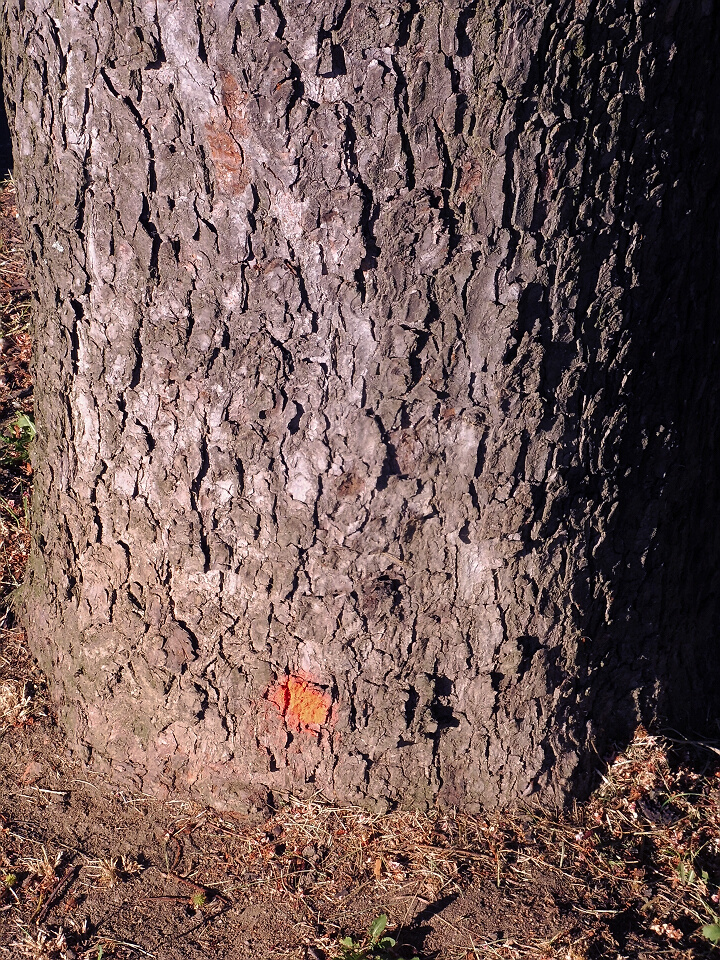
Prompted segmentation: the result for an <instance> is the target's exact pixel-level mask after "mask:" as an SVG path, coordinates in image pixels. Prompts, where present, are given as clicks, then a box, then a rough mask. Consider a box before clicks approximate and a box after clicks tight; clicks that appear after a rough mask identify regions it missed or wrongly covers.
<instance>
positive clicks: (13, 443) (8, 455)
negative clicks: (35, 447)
mask: <svg viewBox="0 0 720 960" xmlns="http://www.w3.org/2000/svg"><path fill="white" fill-rule="evenodd" d="M36 434H37V429H36V427H35V422H34V421H33V419H32V417H30V416H29V415H28V414H27V413H18V415H17V416H16V417H15V421H14V422H13V423H11V424H10V433H6V434H5V435H4V436H2V437H0V445H1V447H0V457H1V458H2V459H3V460H4V461H5V462H6V463H7V462H8V461H10V462H12V461H18V460H19V461H20V462H21V463H24V462H25V461H26V460H29V459H30V444H31V443H32V441H33V440H34V439H35V435H36Z"/></svg>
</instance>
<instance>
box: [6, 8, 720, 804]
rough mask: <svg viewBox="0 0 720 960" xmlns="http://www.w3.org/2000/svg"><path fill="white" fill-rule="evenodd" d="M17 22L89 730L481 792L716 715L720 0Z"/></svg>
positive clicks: (197, 784)
mask: <svg viewBox="0 0 720 960" xmlns="http://www.w3.org/2000/svg"><path fill="white" fill-rule="evenodd" d="M3 7H4V12H5V36H4V38H3V51H4V69H5V75H6V85H7V97H8V101H9V103H10V109H11V111H12V113H13V126H14V131H15V133H14V135H15V156H16V176H17V180H18V189H19V195H20V198H21V203H22V207H23V210H24V214H25V217H26V231H27V237H28V242H29V250H30V259H31V264H32V270H33V275H34V281H35V284H36V288H37V291H38V303H37V310H36V325H37V326H36V332H37V383H38V387H37V421H38V429H39V441H38V446H37V450H36V454H35V470H36V478H37V482H36V492H35V508H34V509H35V534H34V547H33V554H32V560H31V568H30V575H29V578H28V583H27V585H26V587H25V590H24V594H23V599H22V616H23V619H24V622H25V624H26V625H27V628H28V633H29V637H30V640H31V643H32V646H33V649H34V651H35V653H36V654H37V656H38V657H39V658H40V660H41V662H42V664H43V665H44V666H45V668H46V669H47V671H48V672H49V674H50V675H51V677H52V678H53V682H54V689H55V696H56V700H57V703H58V706H59V709H60V712H61V715H62V719H63V722H64V724H65V725H66V727H67V729H68V731H69V733H70V737H71V740H72V742H73V743H74V744H76V745H77V746H78V747H80V748H82V749H83V750H85V752H86V755H87V756H88V757H92V758H93V760H94V762H95V763H96V764H98V765H99V766H101V767H104V768H105V769H107V770H108V771H110V773H111V774H112V775H113V776H115V777H117V778H118V779H120V780H122V781H125V782H129V783H132V784H135V785H136V786H139V787H142V788H143V789H144V790H148V791H151V792H154V793H158V792H160V793H162V792H163V791H168V790H171V789H174V790H190V791H191V792H193V793H194V795H195V796H198V797H202V798H205V799H209V800H210V801H212V802H213V803H215V804H218V805H226V806H237V805H247V804H261V803H264V802H265V801H266V799H267V797H268V795H270V794H272V793H274V792H277V791H280V792H282V791H292V792H293V793H295V794H308V793H313V792H315V791H318V790H319V791H322V792H323V793H324V794H325V795H326V796H328V797H329V798H331V799H337V800H342V801H357V802H361V803H366V804H370V805H374V806H375V807H376V808H378V809H382V808H385V807H387V806H388V805H390V804H397V803H400V804H403V805H413V806H425V805H428V804H430V803H433V802H436V801H437V802H439V803H441V804H444V805H446V806H447V805H457V806H462V807H465V808H467V809H471V810H473V809H477V808H478V807H479V806H495V805H498V804H506V803H508V802H512V801H513V800H516V799H517V798H518V797H521V796H529V795H535V796H538V797H542V798H543V799H547V800H558V801H562V800H564V799H565V798H566V797H567V796H568V794H569V792H571V791H573V790H575V791H577V790H582V789H585V788H586V787H587V785H588V783H589V779H590V775H591V772H592V769H593V767H594V765H595V763H596V762H597V761H596V755H595V754H594V753H593V748H597V749H599V750H600V751H602V750H603V749H605V748H606V747H607V745H608V744H609V743H610V742H612V740H613V738H622V737H625V736H627V735H628V734H629V733H630V732H631V730H632V728H633V727H634V725H635V724H636V723H637V722H638V721H639V720H641V719H642V720H644V721H645V722H651V721H652V720H653V718H655V717H657V716H659V715H664V716H669V717H671V718H672V719H673V720H674V722H676V723H683V722H684V723H685V724H686V725H687V724H688V723H694V724H698V723H700V722H701V720H706V719H707V714H708V711H710V710H711V709H714V708H715V707H716V705H717V690H718V676H717V672H718V668H717V665H716V663H715V660H716V659H717V658H715V657H712V656H711V653H712V651H713V649H714V648H713V646H712V643H713V639H714V631H715V627H714V624H715V622H716V621H717V614H718V610H717V606H718V601H717V571H718V563H717V560H718V543H717V534H716V530H717V529H718V528H719V526H720V525H718V523H717V522H715V521H716V520H717V519H718V518H717V506H716V498H717V492H718V491H717V453H716V450H715V443H714V434H715V430H716V428H717V388H716V386H715V380H716V376H715V370H716V369H717V338H716V332H715V330H714V326H713V310H712V304H713V301H715V302H717V295H718V291H717V282H716V280H715V277H714V264H715V259H716V257H717V239H718V201H717V198H718V196H720V193H719V192H718V183H717V176H716V170H715V164H714V157H715V156H716V155H717V147H718V133H717V131H718V130H720V123H718V120H720V118H719V117H718V106H717V104H718V103H719V102H720V97H718V93H719V92H720V91H719V90H718V76H717V67H716V62H717V56H716V52H717V49H718V46H717V37H718V14H717V9H716V5H715V4H714V3H713V2H711V0H708V2H705V3H704V4H678V3H677V2H668V3H659V4H651V3H649V2H648V3H644V2H643V0H637V2H636V3H635V4H634V5H632V4H629V3H626V2H622V0H601V2H591V3H588V2H582V0H581V2H568V3H558V2H550V0H545V2H543V0H540V2H537V3H536V2H530V0H507V2H492V3H490V2H465V0H454V2H453V0H446V2H443V0H422V2H417V0H407V2H403V3H400V4H397V5H394V4H388V3H383V4H379V5H375V4H373V3H372V2H367V0H362V2H361V0H346V2H340V0H313V2H312V3H305V2H302V0H294V2H290V0H257V2H254V0H234V2H232V3H230V2H229V0H214V2H212V0H134V2H129V0H128V2H121V0H97V2H94V3H92V4H90V3H87V2H85V0H75V2H73V0H54V2H53V3H50V4H49V3H47V0H3ZM710 158H712V162H710Z"/></svg>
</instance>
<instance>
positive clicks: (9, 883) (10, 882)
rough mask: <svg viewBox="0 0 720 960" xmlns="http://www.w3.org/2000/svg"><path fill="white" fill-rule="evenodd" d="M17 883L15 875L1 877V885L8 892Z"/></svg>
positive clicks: (7, 874)
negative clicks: (2, 884) (3, 885)
mask: <svg viewBox="0 0 720 960" xmlns="http://www.w3.org/2000/svg"><path fill="white" fill-rule="evenodd" d="M17 882H18V878H17V874H16V873H6V874H5V876H4V877H3V883H4V884H5V886H6V887H7V888H8V889H9V890H12V888H13V887H14V886H16V885H17Z"/></svg>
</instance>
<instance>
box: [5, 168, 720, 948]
mask: <svg viewBox="0 0 720 960" xmlns="http://www.w3.org/2000/svg"><path fill="white" fill-rule="evenodd" d="M15 214H16V211H15V207H14V190H13V186H12V182H11V181H7V182H6V183H4V184H3V185H2V188H1V189H0V547H1V549H0V567H1V570H0V581H1V584H0V956H9V957H31V958H37V960H71V958H76V960H80V958H84V960H90V958H92V960H102V958H104V957H105V958H107V957H115V958H118V960H122V958H128V960H130V958H137V957H154V958H157V960H195V958H198V960H200V958H206V957H208V956H210V955H213V956H216V957H218V958H223V960H235V958H237V960H241V958H246V957H247V958H253V960H265V958H270V957H275V958H281V957H284V958H288V960H322V958H326V960H334V958H345V960H360V958H371V957H375V958H385V960H390V958H396V957H397V958H400V957H405V958H410V957H418V958H424V960H431V958H437V960H476V958H481V957H492V958H498V960H500V958H522V960H524V958H528V960H531V958H532V960H542V958H545V960H591V958H600V957H603V958H605V957H609V958H612V960H623V958H625V960H640V958H645V960H651V958H652V960H655V958H662V957H710V956H714V955H715V953H716V950H717V948H716V947H715V946H714V943H713V942H714V941H715V940H718V941H720V919H718V917H717V916H716V912H717V913H720V905H719V901H720V897H719V895H718V883H719V882H720V751H719V750H718V749H717V747H716V746H715V745H714V744H707V743H702V744H701V743H690V742H688V741H684V740H680V739H679V738H677V739H675V740H673V739H671V738H669V737H662V736H658V735H650V734H649V733H648V732H646V731H645V730H638V731H637V733H636V736H635V739H634V741H633V743H631V744H630V745H629V746H626V748H625V749H624V750H622V752H619V753H618V755H617V756H612V757H598V782H599V786H598V788H597V790H596V792H595V793H594V795H593V796H592V797H591V799H590V800H589V801H588V802H586V803H584V804H577V805H576V806H575V808H574V809H573V810H572V811H565V812H561V811H548V810H541V809H537V808H534V807H532V806H528V807H525V808H522V809H519V810H516V811H515V812H513V813H512V814H504V815H493V816H487V817H482V816H480V817H468V816H464V815H462V814H460V813H444V814H440V813H437V814H433V815H430V816H427V815H422V816H421V815H416V814H411V813H403V812H394V813H390V814H387V815H385V816H378V815H374V814H370V813H367V812H365V811H363V810H360V809H356V808H338V807H334V806H332V805H330V804H328V803H326V802H325V801H324V800H323V798H322V797H317V798H316V799H315V800H312V801H304V802H300V801H296V800H294V799H293V798H292V797H286V798H282V801H281V802H280V803H279V806H278V807H277V809H275V810H268V811H263V812H260V813H258V814H256V815H255V816H253V817H248V816H242V815H232V814H229V813H223V814H219V813H216V812H214V811H212V810H209V809H205V808H200V807H195V806H192V805H190V804H188V803H187V802H185V801H181V800H173V799H172V798H170V799H169V800H167V801H165V802H159V801H157V800H153V799H152V798H150V797H146V796H134V795H128V794H126V793H122V792H119V791H118V790H117V788H115V787H113V785H112V784H109V783H107V782H104V781H103V780H102V778H101V777H100V776H98V775H97V774H95V773H93V772H92V771H91V770H88V769H86V768H85V767H83V766H82V764H81V763H80V762H79V761H78V760H77V759H75V758H73V757H72V756H71V755H70V753H69V751H68V749H67V747H66V745H65V743H64V740H63V736H62V731H61V730H60V729H59V728H58V727H57V725H56V723H55V721H54V718H53V715H52V710H51V708H50V704H49V700H48V697H47V693H46V690H47V688H46V681H45V679H44V678H43V676H42V675H41V673H40V671H39V669H38V667H37V666H36V664H35V663H34V661H33V659H32V657H31V656H30V654H29V652H28V650H27V647H26V644H25V637H24V634H23V632H22V630H21V629H20V628H19V627H18V626H16V625H15V623H14V620H13V615H12V610H11V606H10V601H11V593H12V590H13V589H14V588H15V587H16V586H17V585H18V583H19V582H20V580H21V578H22V571H23V568H24V564H25V560H26V557H27V544H28V533H27V522H28V518H29V495H30V491H31V485H32V470H31V467H30V465H29V462H28V454H29V448H30V446H31V444H32V437H33V435H34V425H33V420H32V398H31V393H32V381H31V375H30V373H29V361H30V354H31V338H30V335H29V332H28V317H29V313H30V309H31V297H30V293H29V291H28V287H27V284H26V282H25V280H24V265H23V259H22V246H21V242H20V237H19V232H18V227H17V218H16V215H15ZM281 694H282V696H283V698H284V699H283V703H285V702H286V701H287V703H286V706H287V708H288V709H290V708H293V709H294V706H293V705H297V704H301V705H302V704H305V700H304V699H303V697H304V695H305V691H295V690H287V691H279V693H278V696H280V695H281ZM296 701H297V704H296ZM298 709H299V707H298ZM313 709H315V706H313ZM385 918H387V925H386V926H384V925H385ZM371 927H373V928H374V932H373V934H371V933H370V929H371ZM383 927H384V929H383Z"/></svg>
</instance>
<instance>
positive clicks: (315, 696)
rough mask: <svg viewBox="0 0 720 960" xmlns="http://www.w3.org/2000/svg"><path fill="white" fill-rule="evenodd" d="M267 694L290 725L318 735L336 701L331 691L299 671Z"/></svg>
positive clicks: (291, 727) (298, 729)
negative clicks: (331, 696)
mask: <svg viewBox="0 0 720 960" xmlns="http://www.w3.org/2000/svg"><path fill="white" fill-rule="evenodd" d="M266 696H267V699H268V700H269V701H270V703H273V704H275V706H276V707H277V708H278V710H279V711H280V713H281V715H282V718H283V720H284V721H285V724H286V726H287V727H288V729H290V730H296V731H300V730H302V731H303V732H305V733H312V734H313V735H314V736H317V735H318V734H319V732H320V727H321V726H322V725H323V724H324V723H325V722H326V721H327V719H328V715H329V713H330V706H331V703H332V700H331V698H330V695H329V694H328V693H325V691H324V690H321V689H320V687H317V686H316V685H315V684H314V683H312V682H311V681H309V680H305V678H304V677H299V676H297V675H295V674H291V675H290V676H289V677H286V678H285V679H284V680H283V681H282V682H281V683H278V684H276V685H275V686H274V687H271V688H270V689H269V690H268V692H267V694H266Z"/></svg>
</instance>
